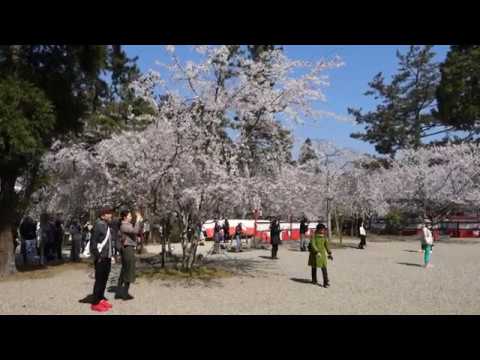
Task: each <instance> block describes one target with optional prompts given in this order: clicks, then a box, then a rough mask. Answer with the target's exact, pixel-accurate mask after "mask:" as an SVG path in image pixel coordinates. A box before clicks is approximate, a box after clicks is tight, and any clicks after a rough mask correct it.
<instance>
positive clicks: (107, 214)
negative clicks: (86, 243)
mask: <svg viewBox="0 0 480 360" xmlns="http://www.w3.org/2000/svg"><path fill="white" fill-rule="evenodd" d="M112 213H113V211H112V210H111V209H110V208H103V209H102V210H101V211H100V219H98V220H97V222H96V224H95V227H94V228H93V234H92V238H91V239H90V253H91V254H92V256H93V260H94V264H95V284H94V286H93V301H92V306H91V309H92V310H93V311H100V312H103V311H108V310H109V309H110V308H111V307H112V305H111V304H110V303H109V302H108V300H107V299H106V298H105V288H106V287H107V281H108V276H109V275H110V269H111V267H112V256H113V249H112V234H111V231H110V226H109V223H110V221H111V220H112Z"/></svg>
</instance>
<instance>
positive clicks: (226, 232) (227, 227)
mask: <svg viewBox="0 0 480 360" xmlns="http://www.w3.org/2000/svg"><path fill="white" fill-rule="evenodd" d="M223 237H224V240H225V242H228V241H229V240H230V224H229V222H228V219H225V221H224V222H223Z"/></svg>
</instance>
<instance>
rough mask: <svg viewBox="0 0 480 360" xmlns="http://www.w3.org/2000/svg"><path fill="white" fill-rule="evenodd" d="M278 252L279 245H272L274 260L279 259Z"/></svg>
mask: <svg viewBox="0 0 480 360" xmlns="http://www.w3.org/2000/svg"><path fill="white" fill-rule="evenodd" d="M277 252H278V244H272V258H276V257H277Z"/></svg>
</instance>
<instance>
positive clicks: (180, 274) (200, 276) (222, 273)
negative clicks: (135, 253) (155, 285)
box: [137, 266, 234, 281]
mask: <svg viewBox="0 0 480 360" xmlns="http://www.w3.org/2000/svg"><path fill="white" fill-rule="evenodd" d="M233 275H234V274H233V272H231V271H228V270H226V269H223V268H217V267H213V266H199V267H195V268H194V269H192V271H191V272H186V271H182V270H179V269H173V268H169V267H167V268H163V269H162V268H156V267H152V268H145V269H141V270H139V271H138V272H137V276H138V277H139V278H144V279H146V280H148V281H154V280H163V281H179V280H180V281H182V280H201V281H211V280H216V279H221V278H227V277H231V276H233Z"/></svg>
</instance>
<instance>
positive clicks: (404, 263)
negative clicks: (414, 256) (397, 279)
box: [397, 262, 423, 267]
mask: <svg viewBox="0 0 480 360" xmlns="http://www.w3.org/2000/svg"><path fill="white" fill-rule="evenodd" d="M397 264H400V265H406V266H416V267H423V266H422V265H420V264H414V263H407V262H398V263H397Z"/></svg>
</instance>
